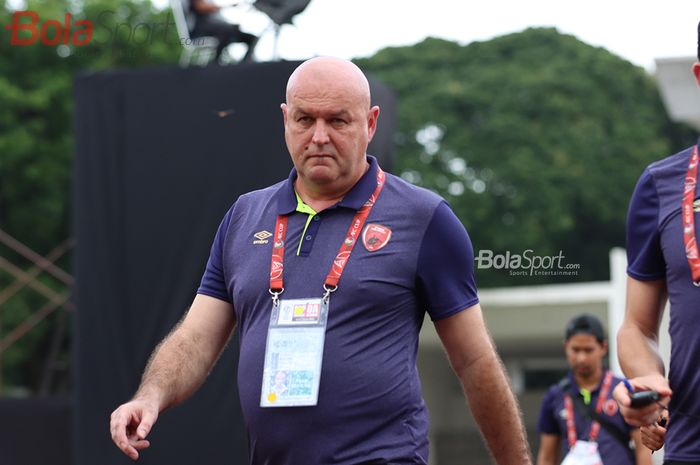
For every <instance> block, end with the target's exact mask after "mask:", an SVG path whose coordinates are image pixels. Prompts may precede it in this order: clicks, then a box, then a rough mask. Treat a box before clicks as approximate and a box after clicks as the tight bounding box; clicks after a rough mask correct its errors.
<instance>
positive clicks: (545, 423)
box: [537, 372, 635, 465]
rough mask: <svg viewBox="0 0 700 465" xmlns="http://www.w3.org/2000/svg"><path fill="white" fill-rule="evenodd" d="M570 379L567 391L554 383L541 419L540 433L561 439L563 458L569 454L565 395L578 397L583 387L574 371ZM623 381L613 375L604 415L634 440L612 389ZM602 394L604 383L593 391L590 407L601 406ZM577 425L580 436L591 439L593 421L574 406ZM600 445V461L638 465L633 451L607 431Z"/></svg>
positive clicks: (609, 421) (545, 400) (602, 414)
mask: <svg viewBox="0 0 700 465" xmlns="http://www.w3.org/2000/svg"><path fill="white" fill-rule="evenodd" d="M604 377H605V373H603V378H604ZM567 378H568V380H569V386H568V387H567V388H566V391H565V390H564V387H562V386H561V385H560V384H554V385H552V386H551V387H550V388H549V390H548V391H547V394H545V396H544V399H543V400H542V406H541V408H540V416H539V418H538V419H537V431H539V432H540V433H543V434H555V435H557V436H561V438H562V440H561V457H562V458H563V457H564V456H566V454H568V453H569V441H568V440H567V429H566V407H565V406H564V393H565V392H568V393H569V396H571V398H572V399H573V396H574V395H577V394H574V393H578V392H579V387H578V385H577V384H576V380H575V379H574V376H573V374H572V373H571V372H569V373H568V375H567ZM603 378H601V381H600V382H601V384H602V382H603ZM620 381H621V379H620V378H618V377H616V376H613V381H612V385H611V387H610V393H609V394H608V398H607V400H605V401H604V403H603V408H602V411H601V413H600V416H601V417H602V418H604V419H605V420H606V421H607V422H608V423H609V424H611V425H612V426H614V427H615V428H617V429H618V430H619V431H620V433H621V434H625V435H626V436H627V437H630V433H631V431H632V430H633V428H632V427H631V426H629V425H628V424H627V423H625V420H624V419H623V418H622V415H621V414H620V412H619V409H618V405H617V402H615V400H614V399H613V398H612V390H613V389H614V388H615V386H617V384H618V383H619V382H620ZM599 394H600V384H599V385H598V387H597V388H596V389H595V390H594V391H592V392H591V398H590V403H589V404H590V405H591V406H592V408H595V406H596V405H597V404H598V397H599ZM578 395H580V394H578ZM574 424H575V425H576V437H577V438H578V439H580V440H582V441H587V440H588V439H589V436H588V434H589V433H590V431H591V420H590V419H589V420H586V419H585V418H583V416H582V415H580V414H578V413H577V411H576V407H574ZM596 442H597V443H598V451H599V452H600V458H601V459H602V460H603V463H604V464H614V465H634V464H635V461H634V460H633V459H632V456H631V455H630V452H629V448H625V446H624V445H623V444H622V442H621V441H620V440H618V439H617V438H615V437H614V436H613V435H611V434H610V433H609V432H608V431H607V430H606V429H605V428H603V427H601V428H600V433H598V439H597V441H596Z"/></svg>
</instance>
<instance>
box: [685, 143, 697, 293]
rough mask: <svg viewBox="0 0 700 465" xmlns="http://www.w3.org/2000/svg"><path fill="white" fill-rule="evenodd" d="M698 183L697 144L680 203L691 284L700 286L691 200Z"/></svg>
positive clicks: (691, 155) (692, 200) (691, 158)
mask: <svg viewBox="0 0 700 465" xmlns="http://www.w3.org/2000/svg"><path fill="white" fill-rule="evenodd" d="M697 184H698V146H697V145H696V146H695V147H693V152H692V153H691V154H690V163H689V164H688V174H686V175H685V185H684V189H683V203H682V204H681V205H682V206H681V208H682V213H683V214H682V216H683V240H684V242H685V256H686V257H687V258H688V265H689V266H690V273H691V275H692V276H693V284H694V285H696V286H700V254H698V243H697V239H696V237H695V213H694V211H693V202H694V200H695V186H697Z"/></svg>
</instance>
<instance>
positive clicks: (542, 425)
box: [537, 387, 561, 436]
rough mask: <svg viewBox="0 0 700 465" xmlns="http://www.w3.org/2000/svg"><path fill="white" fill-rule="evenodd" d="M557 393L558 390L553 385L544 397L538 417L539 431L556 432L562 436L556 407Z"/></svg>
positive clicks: (544, 432)
mask: <svg viewBox="0 0 700 465" xmlns="http://www.w3.org/2000/svg"><path fill="white" fill-rule="evenodd" d="M557 395H558V390H557V389H556V387H551V388H550V389H549V391H547V394H545V396H544V398H543V399H542V406H541V407H540V415H539V417H537V432H538V433H540V434H556V435H558V436H561V431H560V430H559V423H558V421H557V417H556V409H555V403H556V400H557Z"/></svg>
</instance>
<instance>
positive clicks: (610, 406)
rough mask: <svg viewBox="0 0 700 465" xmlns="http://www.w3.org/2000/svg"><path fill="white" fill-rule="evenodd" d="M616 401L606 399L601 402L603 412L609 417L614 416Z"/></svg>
mask: <svg viewBox="0 0 700 465" xmlns="http://www.w3.org/2000/svg"><path fill="white" fill-rule="evenodd" d="M617 409H618V407H617V401H615V399H608V400H606V401H605V402H604V403H603V412H605V414H606V415H607V416H609V417H612V416H614V415H615V414H616V413H617Z"/></svg>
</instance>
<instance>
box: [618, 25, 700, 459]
mask: <svg viewBox="0 0 700 465" xmlns="http://www.w3.org/2000/svg"><path fill="white" fill-rule="evenodd" d="M698 60H699V62H696V63H695V64H694V65H693V74H694V75H695V80H696V81H697V83H698V85H700V24H699V25H698ZM694 159H695V162H694V161H693V160H694ZM696 161H697V145H696V146H694V147H690V148H688V149H686V150H683V151H682V152H680V153H677V154H675V155H672V156H670V157H668V158H665V159H663V160H660V161H657V162H654V163H652V164H651V165H649V166H648V167H647V169H646V170H644V173H642V176H641V178H640V179H639V181H638V183H637V187H636V189H635V191H634V194H633V195H632V200H631V202H630V206H629V212H628V217H627V260H628V263H629V264H628V268H627V274H628V278H627V310H626V314H625V320H624V323H623V325H622V327H621V328H620V332H619V333H618V336H617V340H618V348H619V349H618V350H619V358H620V364H621V366H622V369H623V371H624V372H625V375H627V377H628V378H630V379H629V384H630V388H632V389H634V390H638V391H646V390H655V391H657V392H658V393H659V394H661V396H662V400H661V402H660V403H654V404H651V405H649V406H647V407H644V408H636V409H633V408H629V405H630V396H629V388H627V387H626V386H624V385H619V386H618V387H617V388H616V389H615V392H614V395H615V398H616V399H617V400H618V401H619V403H620V404H621V406H622V408H621V410H622V414H623V415H624V417H625V419H627V421H629V422H630V423H632V424H635V425H642V428H641V431H642V436H643V439H644V441H645V444H647V445H648V446H649V447H650V448H652V449H658V448H660V447H661V446H662V445H663V442H664V436H665V446H666V447H665V449H664V459H665V460H666V461H665V462H664V463H665V464H667V465H684V464H685V465H693V464H695V465H697V464H700V369H698V360H700V336H699V334H700V287H698V285H700V258H699V257H698V251H697V240H698V231H697V225H698V224H699V223H700V215H699V214H698V212H700V199H699V197H700V189H698V183H697V162H696ZM667 300H668V301H670V304H671V315H670V324H669V333H670V336H671V363H670V366H669V371H668V381H667V379H666V375H665V367H664V363H663V361H662V360H661V357H660V355H659V352H658V337H659V322H660V321H661V317H662V315H663V312H664V307H665V306H666V302H667ZM664 405H667V406H668V410H666V409H665V408H664V407H663V406H664ZM662 419H663V420H664V421H668V423H667V424H666V427H663V426H661V424H663V423H664V422H662V421H661V420H662ZM660 423H661V424H660Z"/></svg>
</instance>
